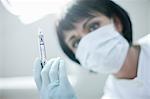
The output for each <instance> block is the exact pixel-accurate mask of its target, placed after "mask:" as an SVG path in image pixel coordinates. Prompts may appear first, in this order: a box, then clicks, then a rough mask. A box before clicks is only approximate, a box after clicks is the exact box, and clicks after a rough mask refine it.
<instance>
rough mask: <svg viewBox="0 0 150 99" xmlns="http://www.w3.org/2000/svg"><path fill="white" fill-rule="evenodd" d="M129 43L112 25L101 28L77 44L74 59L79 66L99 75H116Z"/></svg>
mask: <svg viewBox="0 0 150 99" xmlns="http://www.w3.org/2000/svg"><path fill="white" fill-rule="evenodd" d="M128 49H129V43H128V42H127V41H126V39H125V38H123V36H122V35H121V34H120V33H118V32H117V31H116V29H115V27H114V25H113V24H109V25H106V26H103V27H101V28H99V29H97V30H95V31H93V32H91V33H89V34H87V35H86V36H84V37H83V38H82V39H81V41H80V42H79V45H78V48H77V51H76V58H77V59H78V60H79V61H80V63H81V65H82V66H83V67H85V68H87V69H89V70H92V71H94V72H99V73H107V74H110V73H117V72H118V71H119V70H120V69H121V66H122V65H123V63H124V61H125V58H126V56H127V52H128Z"/></svg>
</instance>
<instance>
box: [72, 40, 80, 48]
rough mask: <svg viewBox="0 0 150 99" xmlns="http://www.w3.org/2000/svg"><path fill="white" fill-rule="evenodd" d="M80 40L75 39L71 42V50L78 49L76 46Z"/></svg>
mask: <svg viewBox="0 0 150 99" xmlns="http://www.w3.org/2000/svg"><path fill="white" fill-rule="evenodd" d="M80 40H81V39H75V40H74V41H73V42H72V47H73V48H77V47H78V44H79V42H80Z"/></svg>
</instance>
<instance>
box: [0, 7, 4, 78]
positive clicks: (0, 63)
mask: <svg viewBox="0 0 150 99" xmlns="http://www.w3.org/2000/svg"><path fill="white" fill-rule="evenodd" d="M0 12H2V7H1V5H0ZM0 19H1V22H0V77H1V76H2V39H3V37H2V25H3V22H2V19H3V15H2V14H0Z"/></svg>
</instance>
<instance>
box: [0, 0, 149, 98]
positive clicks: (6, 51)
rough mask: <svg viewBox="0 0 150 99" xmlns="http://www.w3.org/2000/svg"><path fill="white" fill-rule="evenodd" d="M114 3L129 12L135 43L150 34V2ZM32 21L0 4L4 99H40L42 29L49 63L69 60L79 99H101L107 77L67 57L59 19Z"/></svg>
mask: <svg viewBox="0 0 150 99" xmlns="http://www.w3.org/2000/svg"><path fill="white" fill-rule="evenodd" d="M2 1H3V0H2ZM114 1H115V2H116V3H118V4H120V5H121V6H122V7H123V8H124V9H126V10H127V11H128V12H129V15H130V17H131V20H132V23H133V31H134V34H133V36H134V41H135V40H138V39H139V38H141V37H143V36H144V35H146V34H148V33H150V1H149V0H114ZM56 5H57V4H56ZM54 6H55V5H54ZM35 13H40V12H35ZM29 19H30V20H29V21H28V22H25V21H26V20H23V21H22V20H20V18H18V16H17V15H13V14H11V13H10V12H9V11H8V10H7V9H6V8H5V7H4V5H3V4H2V2H0V99H39V94H38V91H37V88H36V85H35V83H34V79H33V77H32V67H33V62H34V59H35V58H36V57H39V49H38V28H39V27H41V28H42V29H43V31H44V32H45V41H46V50H47V56H48V59H50V58H53V57H57V56H61V57H62V58H63V59H65V61H66V63H67V72H68V77H69V80H70V82H71V84H72V86H73V87H74V89H75V91H76V93H77V96H78V99H100V96H101V95H102V94H103V87H104V84H105V80H106V78H107V75H103V74H93V73H90V72H89V71H87V70H84V69H83V68H81V67H79V66H78V65H77V64H75V63H73V62H72V61H70V60H69V59H68V58H67V57H66V56H65V55H64V53H63V52H62V51H61V48H60V46H59V44H58V41H57V37H56V32H55V22H56V15H55V14H52V13H51V14H47V15H46V14H45V16H44V17H42V18H39V19H38V20H36V21H34V22H30V21H32V19H31V18H29ZM33 20H34V19H33ZM23 22H24V23H23ZM27 23H28V24H27ZM29 23H30V24H29Z"/></svg>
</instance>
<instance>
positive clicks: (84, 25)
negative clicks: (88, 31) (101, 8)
mask: <svg viewBox="0 0 150 99" xmlns="http://www.w3.org/2000/svg"><path fill="white" fill-rule="evenodd" d="M94 17H95V16H92V17H90V18H88V19H87V21H86V22H85V23H84V24H83V28H84V29H85V27H86V25H87V23H88V22H89V21H90V20H92V19H93V18H94Z"/></svg>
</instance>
